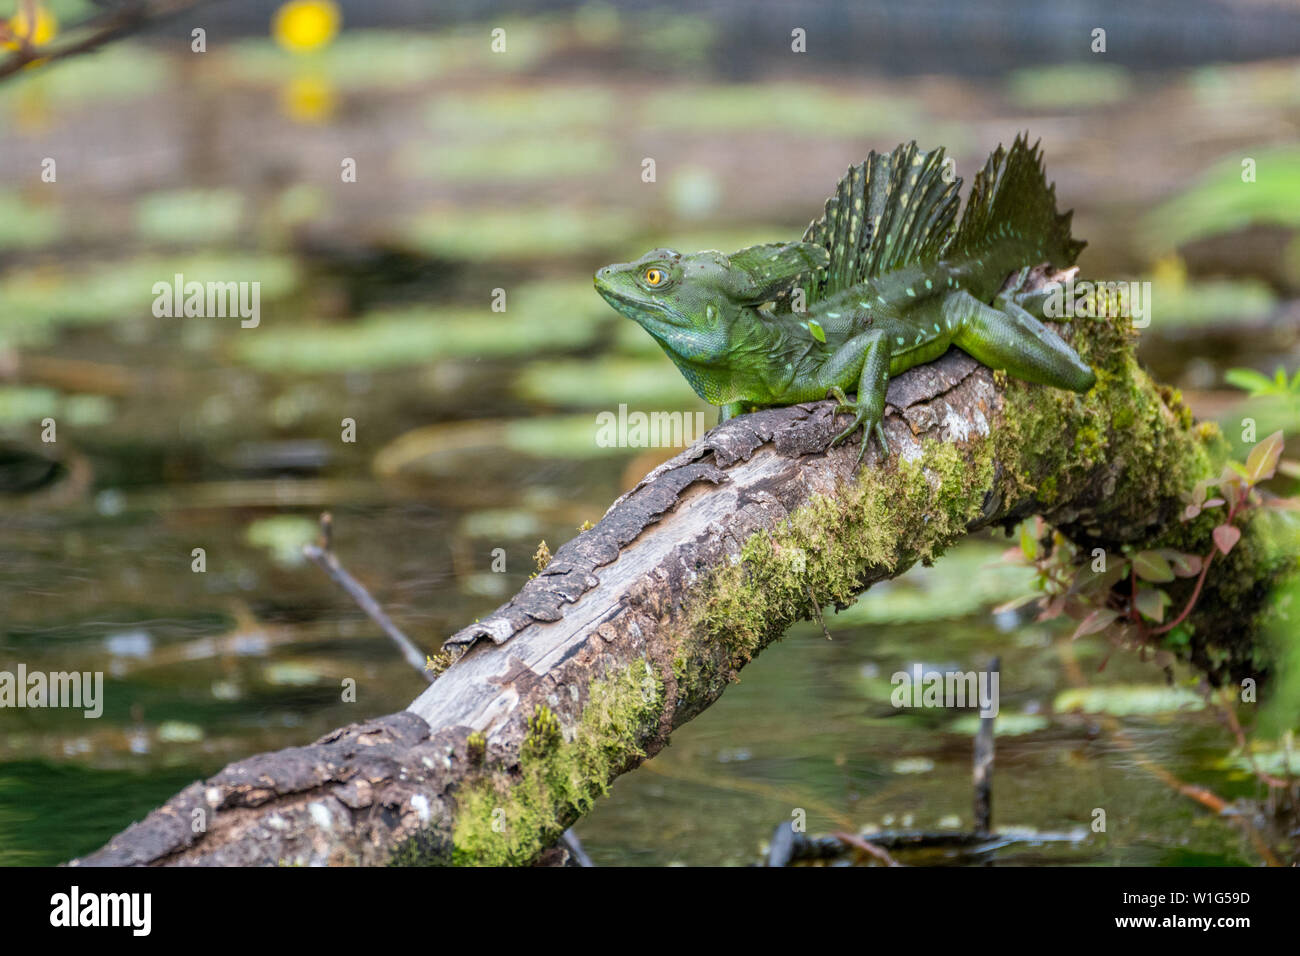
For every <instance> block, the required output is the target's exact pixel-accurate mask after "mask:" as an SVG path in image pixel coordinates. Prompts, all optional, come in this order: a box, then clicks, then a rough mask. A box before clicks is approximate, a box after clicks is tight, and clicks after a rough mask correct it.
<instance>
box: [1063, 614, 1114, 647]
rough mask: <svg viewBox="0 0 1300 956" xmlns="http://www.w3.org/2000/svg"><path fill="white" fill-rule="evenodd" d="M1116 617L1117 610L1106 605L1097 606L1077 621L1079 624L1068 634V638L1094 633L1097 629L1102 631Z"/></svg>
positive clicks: (1072, 638)
mask: <svg viewBox="0 0 1300 956" xmlns="http://www.w3.org/2000/svg"><path fill="white" fill-rule="evenodd" d="M1117 617H1119V611H1112V610H1111V609H1110V608H1108V607H1099V608H1097V610H1095V611H1093V612H1092V613H1091V614H1089V615H1088V616H1087V617H1085V618H1084V619H1083V620H1082V621H1080V622H1079V626H1078V627H1076V628H1075V629H1074V633H1073V634H1071V635H1070V640H1074V639H1075V638H1076V637H1083V636H1084V635H1085V634H1096V633H1097V632H1098V631H1104V630H1105V629H1106V628H1108V627H1110V625H1111V624H1113V623H1114V622H1115V618H1117Z"/></svg>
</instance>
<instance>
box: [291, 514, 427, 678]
mask: <svg viewBox="0 0 1300 956" xmlns="http://www.w3.org/2000/svg"><path fill="white" fill-rule="evenodd" d="M320 527H321V540H320V543H319V544H304V545H303V546H302V553H303V554H305V555H306V556H307V557H308V558H310V559H311V560H312V562H313V563H315V564H316V566H317V567H319V568H320V569H321V570H322V571H324V572H325V573H326V574H328V575H329V576H330V577H331V578H333V579H334V582H335V583H336V584H338V586H339V587H341V588H343V590H345V591H347V592H348V596H349V597H351V598H352V600H354V601H356V602H357V606H358V607H360V608H361V610H363V611H365V612H366V615H367V616H368V617H369V618H370V620H372V621H374V622H375V623H376V624H378V625H379V627H380V629H381V630H382V631H383V632H384V633H385V634H387V635H388V636H389V638H390V639H391V640H392V642H393V643H394V644H396V645H397V648H398V650H400V651H401V652H402V656H403V657H405V658H406V662H407V663H408V664H410V665H411V666H412V667H414V668H415V669H416V670H418V671H419V672H420V673H421V674H422V675H423V676H424V679H425V680H427V681H429V683H433V681H434V679H435V678H436V677H437V675H436V674H434V673H432V672H431V671H429V670H427V669H426V668H425V659H424V655H423V654H421V653H420V649H419V648H418V647H416V646H415V644H414V643H413V642H412V641H411V639H410V638H408V637H407V636H406V635H405V634H403V633H402V632H401V631H400V630H398V629H397V625H396V624H394V623H393V622H392V620H391V619H390V618H389V617H388V615H387V614H385V613H384V609H383V608H381V607H380V606H379V602H378V601H376V600H375V599H374V598H372V597H371V596H370V593H369V592H368V591H367V590H366V589H365V588H364V587H362V586H361V584H360V582H358V581H357V579H356V578H354V577H353V576H352V575H350V574H348V572H347V571H345V570H343V566H342V565H341V564H339V559H338V558H337V557H335V555H334V521H333V519H332V518H331V517H330V515H329V513H328V512H326V513H325V514H323V515H321V516H320Z"/></svg>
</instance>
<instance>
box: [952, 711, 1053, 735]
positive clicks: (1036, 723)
mask: <svg viewBox="0 0 1300 956" xmlns="http://www.w3.org/2000/svg"><path fill="white" fill-rule="evenodd" d="M1051 725H1052V722H1051V720H1049V719H1048V718H1047V717H1044V716H1043V715H1042V714H1009V713H1001V714H998V715H997V716H996V717H994V718H993V733H994V735H996V736H998V737H1020V736H1023V735H1025V734H1036V733H1038V731H1040V730H1046V729H1047V728H1048V727H1050V726H1051ZM979 728H980V718H979V715H978V714H966V715H964V716H962V717H958V718H957V719H956V720H954V721H953V722H952V723H950V724H949V725H948V731H949V733H954V734H966V735H967V736H970V737H973V736H975V734H976V733H978V732H979Z"/></svg>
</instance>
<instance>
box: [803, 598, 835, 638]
mask: <svg viewBox="0 0 1300 956" xmlns="http://www.w3.org/2000/svg"><path fill="white" fill-rule="evenodd" d="M803 587H804V590H805V591H807V592H808V600H809V601H811V602H812V609H813V616H814V617H816V618H817V623H818V624H820V625H821V626H822V633H823V634H825V635H826V640H828V641H833V640H834V638H833V637H831V632H830V630H829V629H828V628H827V627H826V618H824V617H822V606H821V604H819V603H818V602H817V598H816V597H815V596H814V595H813V592H812V585H810V584H805V585H804V586H803Z"/></svg>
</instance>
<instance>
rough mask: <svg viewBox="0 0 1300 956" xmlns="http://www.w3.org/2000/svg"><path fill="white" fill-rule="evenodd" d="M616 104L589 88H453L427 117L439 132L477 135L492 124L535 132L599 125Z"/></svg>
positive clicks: (493, 127) (504, 129) (494, 127)
mask: <svg viewBox="0 0 1300 956" xmlns="http://www.w3.org/2000/svg"><path fill="white" fill-rule="evenodd" d="M615 106H616V102H615V99H614V96H613V95H612V94H611V93H609V92H608V91H606V90H602V89H596V88H592V87H563V86H553V85H550V84H547V85H546V86H545V87H519V86H508V87H501V88H496V89H487V90H477V91H464V90H457V91H455V92H454V93H441V94H439V95H438V96H436V97H435V98H434V99H433V101H432V103H431V104H430V106H429V109H428V121H429V125H430V126H431V127H432V128H433V129H434V130H436V131H438V132H462V133H473V134H479V133H481V132H482V131H483V130H484V129H490V130H495V131H499V132H505V133H510V132H521V133H530V134H533V135H536V134H537V133H538V132H540V131H543V130H555V129H568V128H573V127H591V128H600V127H603V126H604V125H605V123H606V121H607V119H608V117H609V116H611V115H612V114H613V113H615V112H616V109H615Z"/></svg>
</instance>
